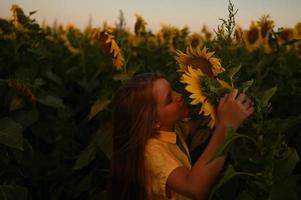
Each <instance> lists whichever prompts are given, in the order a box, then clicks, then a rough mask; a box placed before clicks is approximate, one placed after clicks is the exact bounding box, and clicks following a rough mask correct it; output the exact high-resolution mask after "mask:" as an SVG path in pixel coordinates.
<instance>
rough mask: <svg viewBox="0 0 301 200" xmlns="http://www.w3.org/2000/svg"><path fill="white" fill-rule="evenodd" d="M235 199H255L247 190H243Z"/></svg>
mask: <svg viewBox="0 0 301 200" xmlns="http://www.w3.org/2000/svg"><path fill="white" fill-rule="evenodd" d="M235 200H255V199H254V198H253V197H252V196H251V195H250V194H249V193H248V192H247V191H243V192H242V193H240V194H239V195H238V197H236V198H235Z"/></svg>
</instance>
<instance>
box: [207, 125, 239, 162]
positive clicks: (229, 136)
mask: <svg viewBox="0 0 301 200" xmlns="http://www.w3.org/2000/svg"><path fill="white" fill-rule="evenodd" d="M237 137H238V136H237V135H236V134H235V131H234V129H233V128H231V127H228V128H227V130H226V137H225V138H224V139H223V141H222V142H221V144H220V145H219V148H218V150H217V151H216V153H215V155H214V156H213V159H212V160H215V159H216V158H218V157H220V156H221V155H224V154H226V153H227V151H228V149H229V146H230V145H231V143H232V142H233V141H234V140H235V139H236V138H237Z"/></svg>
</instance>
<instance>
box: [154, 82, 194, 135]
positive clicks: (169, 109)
mask: <svg viewBox="0 0 301 200" xmlns="http://www.w3.org/2000/svg"><path fill="white" fill-rule="evenodd" d="M153 95H154V98H155V100H156V103H157V114H158V116H157V117H158V118H157V121H158V122H157V125H159V126H160V127H159V129H160V130H165V131H174V127H175V124H176V123H177V122H179V121H180V120H182V119H184V118H185V117H187V115H188V112H189V110H188V107H187V104H186V103H185V102H184V100H183V98H182V95H181V94H179V93H177V92H175V91H174V90H173V89H172V88H171V86H170V84H169V82H168V81H167V80H166V79H163V78H160V79H157V80H155V81H154V83H153Z"/></svg>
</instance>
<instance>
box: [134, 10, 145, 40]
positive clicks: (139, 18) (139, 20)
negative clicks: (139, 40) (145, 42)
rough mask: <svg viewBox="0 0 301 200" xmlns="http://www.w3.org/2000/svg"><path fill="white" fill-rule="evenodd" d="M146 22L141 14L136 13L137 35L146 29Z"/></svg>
mask: <svg viewBox="0 0 301 200" xmlns="http://www.w3.org/2000/svg"><path fill="white" fill-rule="evenodd" d="M146 24H147V23H146V22H145V20H144V19H143V17H142V16H141V15H137V14H136V23H135V34H136V35H139V34H140V33H143V32H145V31H146V28H145V26H146Z"/></svg>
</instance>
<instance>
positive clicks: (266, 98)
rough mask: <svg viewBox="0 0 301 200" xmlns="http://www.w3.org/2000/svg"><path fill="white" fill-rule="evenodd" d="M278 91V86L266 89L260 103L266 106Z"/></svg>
mask: <svg viewBox="0 0 301 200" xmlns="http://www.w3.org/2000/svg"><path fill="white" fill-rule="evenodd" d="M276 91H277V87H273V88H271V89H269V90H266V91H265V92H264V93H263V95H262V97H261V98H260V104H261V106H262V107H266V106H267V105H268V103H269V101H270V99H271V98H272V96H273V95H274V94H275V92H276Z"/></svg>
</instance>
